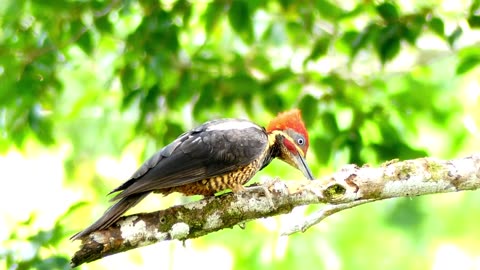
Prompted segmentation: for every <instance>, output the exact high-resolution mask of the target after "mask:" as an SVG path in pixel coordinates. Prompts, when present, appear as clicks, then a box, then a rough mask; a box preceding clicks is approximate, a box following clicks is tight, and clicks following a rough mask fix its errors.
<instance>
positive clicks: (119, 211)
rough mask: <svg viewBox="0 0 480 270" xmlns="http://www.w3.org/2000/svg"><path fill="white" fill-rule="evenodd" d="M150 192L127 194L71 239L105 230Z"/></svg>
mask: <svg viewBox="0 0 480 270" xmlns="http://www.w3.org/2000/svg"><path fill="white" fill-rule="evenodd" d="M149 193H150V192H144V193H139V194H133V195H130V196H127V197H125V198H122V199H120V201H118V202H117V203H116V204H114V205H113V206H111V207H110V208H108V210H107V211H106V212H105V214H103V216H102V217H101V218H100V219H99V220H97V221H95V223H93V224H92V225H90V226H89V227H88V228H86V229H85V230H83V231H81V232H79V233H77V234H75V235H74V236H72V237H70V240H77V239H79V238H82V237H83V236H86V235H89V234H90V233H92V232H94V231H97V230H103V229H106V228H108V227H110V226H111V225H112V224H113V223H115V221H117V220H118V219H119V218H120V217H121V216H122V215H123V214H124V213H125V212H126V211H127V210H128V209H130V208H132V207H133V206H135V205H136V204H137V203H139V202H140V201H141V200H142V199H143V198H145V196H147V195H148V194H149Z"/></svg>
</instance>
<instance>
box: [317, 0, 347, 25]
mask: <svg viewBox="0 0 480 270" xmlns="http://www.w3.org/2000/svg"><path fill="white" fill-rule="evenodd" d="M315 6H316V7H317V11H318V12H319V13H320V15H321V16H322V17H323V18H326V19H330V20H332V21H334V20H335V19H337V18H339V17H341V16H342V15H343V14H345V11H344V10H342V9H341V8H340V6H339V5H336V4H333V3H332V2H330V1H328V0H316V1H315Z"/></svg>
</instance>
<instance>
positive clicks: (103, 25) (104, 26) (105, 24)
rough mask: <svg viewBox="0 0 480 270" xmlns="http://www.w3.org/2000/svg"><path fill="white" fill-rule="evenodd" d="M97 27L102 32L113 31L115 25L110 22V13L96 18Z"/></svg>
mask: <svg viewBox="0 0 480 270" xmlns="http://www.w3.org/2000/svg"><path fill="white" fill-rule="evenodd" d="M95 27H96V28H97V29H98V30H99V31H100V32H102V33H106V34H108V33H112V32H113V25H112V23H111V22H110V20H109V18H108V15H105V16H101V17H99V18H97V19H95Z"/></svg>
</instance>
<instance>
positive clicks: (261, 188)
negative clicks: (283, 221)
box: [242, 185, 275, 208]
mask: <svg viewBox="0 0 480 270" xmlns="http://www.w3.org/2000/svg"><path fill="white" fill-rule="evenodd" d="M245 191H257V192H259V191H260V192H263V194H265V197H266V198H267V200H268V202H269V204H270V206H271V207H272V208H274V207H275V204H273V197H272V193H271V192H270V190H268V188H267V187H265V186H263V185H258V186H248V187H243V190H242V192H245Z"/></svg>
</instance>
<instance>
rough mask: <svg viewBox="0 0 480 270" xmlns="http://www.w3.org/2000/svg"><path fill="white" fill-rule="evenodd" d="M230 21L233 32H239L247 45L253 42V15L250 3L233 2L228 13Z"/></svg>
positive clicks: (238, 0) (237, 0) (236, 0)
mask: <svg viewBox="0 0 480 270" xmlns="http://www.w3.org/2000/svg"><path fill="white" fill-rule="evenodd" d="M228 20H229V22H230V25H231V26H232V28H233V30H235V32H237V33H238V34H239V35H240V37H241V38H242V39H243V41H245V42H246V43H252V41H253V25H252V14H251V13H250V10H249V7H248V2H247V1H243V0H233V1H232V3H231V6H230V9H229V11H228Z"/></svg>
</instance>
